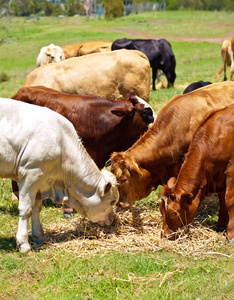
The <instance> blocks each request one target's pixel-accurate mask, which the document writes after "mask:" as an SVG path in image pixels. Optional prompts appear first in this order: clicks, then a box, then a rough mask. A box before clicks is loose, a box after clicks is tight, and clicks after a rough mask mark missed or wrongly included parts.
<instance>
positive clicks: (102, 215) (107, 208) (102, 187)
mask: <svg viewBox="0 0 234 300" xmlns="http://www.w3.org/2000/svg"><path fill="white" fill-rule="evenodd" d="M101 172H102V174H103V177H102V179H101V181H100V184H99V187H98V189H97V191H96V193H95V195H93V196H92V204H91V205H89V207H87V212H88V216H89V218H90V220H91V221H92V222H93V223H98V224H99V225H100V226H105V225H107V226H110V225H111V224H112V223H113V221H114V215H113V206H114V205H115V204H116V203H117V202H118V201H119V192H118V188H117V181H116V177H115V175H114V174H112V173H111V172H109V171H108V170H106V169H105V168H103V169H102V171H101Z"/></svg>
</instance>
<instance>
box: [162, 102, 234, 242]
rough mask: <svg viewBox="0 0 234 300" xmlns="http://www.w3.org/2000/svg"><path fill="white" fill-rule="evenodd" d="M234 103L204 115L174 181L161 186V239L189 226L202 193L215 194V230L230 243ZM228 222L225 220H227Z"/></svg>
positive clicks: (233, 195)
mask: <svg viewBox="0 0 234 300" xmlns="http://www.w3.org/2000/svg"><path fill="white" fill-rule="evenodd" d="M233 136H234V104H232V105H230V106H227V107H226V108H223V109H221V110H214V111H212V112H211V113H210V114H208V116H207V118H206V119H205V121H204V122H203V123H202V124H201V125H200V127H199V128H198V129H197V130H196V132H195V134H194V136H193V139H192V142H191V144H190V147H189V150H188V153H187V154H186V156H185V161H184V163H183V165H182V167H181V169H180V172H179V175H178V177H177V180H176V181H175V178H171V179H170V180H169V183H168V186H165V187H164V189H163V191H162V193H163V195H164V197H163V199H162V202H161V204H160V210H161V213H162V216H163V231H162V236H163V237H167V238H175V237H176V234H175V232H176V231H177V229H178V228H180V227H182V226H184V225H187V224H189V223H191V222H192V221H193V219H194V217H195V215H196V212H197V209H198V207H199V206H200V205H201V203H202V201H203V200H204V198H205V195H206V194H210V193H218V195H219V200H220V214H219V220H218V224H217V226H218V228H220V227H221V228H222V229H223V228H225V227H226V226H227V224H228V227H227V238H228V240H230V241H231V242H234V176H233V174H234V142H233ZM228 219H229V221H228Z"/></svg>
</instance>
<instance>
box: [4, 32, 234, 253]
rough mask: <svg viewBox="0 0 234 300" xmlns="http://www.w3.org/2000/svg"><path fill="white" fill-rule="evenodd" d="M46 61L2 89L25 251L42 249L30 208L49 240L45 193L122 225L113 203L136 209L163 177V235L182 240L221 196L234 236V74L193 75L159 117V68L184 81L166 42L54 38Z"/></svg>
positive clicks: (226, 60) (227, 49) (227, 51)
mask: <svg viewBox="0 0 234 300" xmlns="http://www.w3.org/2000/svg"><path fill="white" fill-rule="evenodd" d="M233 49H234V38H233V39H231V40H229V41H228V42H227V41H225V43H224V44H223V46H222V49H221V55H222V60H223V66H222V68H221V71H220V72H219V73H221V72H222V70H224V74H225V77H226V66H230V67H231V76H230V77H231V79H232V76H233V73H234V63H233ZM36 66H37V68H35V69H34V70H33V71H32V72H31V73H29V74H28V75H27V77H26V79H25V83H24V87H22V88H21V89H20V90H19V91H18V92H17V93H16V94H14V95H13V96H12V98H11V99H5V98H0V107H1V118H0V129H1V132H2V134H1V137H0V164H1V169H0V176H1V177H5V178H10V179H11V180H12V183H13V184H12V186H13V191H14V192H15V193H16V194H17V195H18V198H19V225H18V231H17V235H16V241H17V244H18V246H19V249H20V251H21V252H26V253H27V252H29V251H30V245H29V242H28V223H29V218H30V217H31V221H32V222H31V224H32V236H33V238H34V240H35V241H36V242H37V243H42V242H44V241H45V239H46V238H45V235H44V232H43V228H42V225H41V222H40V217H39V215H40V210H41V207H42V200H43V199H45V198H51V199H52V200H53V201H54V202H56V203H59V204H63V205H64V207H66V205H68V207H71V208H72V209H73V208H74V209H75V210H76V211H77V212H78V213H79V214H81V215H82V216H84V217H88V218H89V219H90V220H91V221H92V222H94V223H98V224H99V225H101V226H110V225H111V224H112V222H113V221H114V215H113V206H115V205H117V206H118V207H120V208H125V209H126V208H130V207H131V206H132V205H133V204H134V203H135V202H136V201H137V200H140V199H142V198H145V197H147V196H148V195H149V194H150V193H151V191H153V190H155V189H157V188H158V186H159V185H162V186H163V189H162V201H161V204H160V211H161V214H162V217H163V228H162V237H164V238H168V239H171V238H175V237H176V236H177V230H178V228H180V227H182V226H184V225H187V224H189V223H191V222H192V220H193V219H194V217H195V215H196V212H197V209H198V207H199V206H200V204H201V203H202V201H203V200H204V198H205V196H206V195H209V194H210V193H217V194H218V196H219V202H220V210H219V220H218V224H217V228H218V229H219V230H225V229H227V239H228V240H229V241H230V242H233V241H234V185H233V181H234V167H233V166H234V145H233V142H232V136H233V134H234V132H233V128H234V118H232V117H234V82H232V81H225V82H222V83H213V84H211V82H203V81H199V82H196V83H193V84H192V85H190V86H189V87H187V89H186V90H185V91H184V94H183V95H177V96H174V97H173V98H172V99H170V100H169V101H168V102H167V103H166V104H165V105H164V107H163V108H162V109H161V111H160V112H159V114H158V116H156V114H155V113H154V111H153V109H152V107H151V106H150V104H149V95H150V89H151V87H150V82H151V81H152V89H156V85H155V81H156V77H157V73H158V71H159V70H161V71H162V72H163V73H164V74H165V76H166V78H167V82H168V87H173V85H174V82H175V79H176V73H175V68H176V60H175V56H174V54H173V51H172V48H171V45H170V43H169V42H168V41H167V40H165V39H161V40H143V39H142V40H140V39H137V40H129V39H120V40H116V41H114V42H113V43H111V42H109V41H96V42H86V43H76V44H72V45H65V46H62V47H60V46H55V45H53V44H50V45H49V46H46V47H43V48H42V49H41V50H40V53H39V55H38V57H37V60H36ZM151 69H152V71H151ZM151 73H152V79H151ZM217 76H218V75H217ZM225 79H226V78H225ZM106 162H109V163H110V165H111V169H110V171H108V170H107V169H106V167H105V165H106Z"/></svg>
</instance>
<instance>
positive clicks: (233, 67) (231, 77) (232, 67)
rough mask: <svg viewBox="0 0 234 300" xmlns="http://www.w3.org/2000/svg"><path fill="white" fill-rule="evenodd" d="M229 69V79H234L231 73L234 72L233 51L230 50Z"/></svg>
mask: <svg viewBox="0 0 234 300" xmlns="http://www.w3.org/2000/svg"><path fill="white" fill-rule="evenodd" d="M230 56H231V70H230V80H234V78H233V74H234V52H233V51H231V55H230Z"/></svg>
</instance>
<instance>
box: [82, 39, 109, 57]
mask: <svg viewBox="0 0 234 300" xmlns="http://www.w3.org/2000/svg"><path fill="white" fill-rule="evenodd" d="M111 45H112V42H108V41H92V42H86V43H84V44H83V45H82V46H81V47H80V48H79V50H78V55H77V56H83V55H87V54H92V53H99V52H107V51H111Z"/></svg>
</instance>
